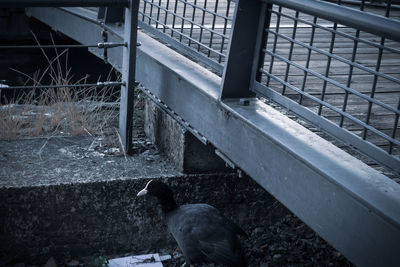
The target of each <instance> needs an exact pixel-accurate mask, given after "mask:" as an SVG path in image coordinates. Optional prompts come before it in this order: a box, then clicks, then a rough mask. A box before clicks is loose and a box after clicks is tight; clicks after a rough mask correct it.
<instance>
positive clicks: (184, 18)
mask: <svg viewBox="0 0 400 267" xmlns="http://www.w3.org/2000/svg"><path fill="white" fill-rule="evenodd" d="M234 8H235V3H234V2H233V1H231V0H214V1H207V0H166V1H165V0H158V1H157V0H141V2H140V9H139V26H140V27H142V28H144V29H145V30H147V31H150V32H151V33H152V34H154V35H156V37H158V38H160V39H161V40H163V41H165V42H167V43H169V44H170V45H172V46H173V47H174V48H175V49H177V50H179V51H180V52H183V53H184V54H186V55H188V56H190V57H191V58H194V59H195V60H197V61H199V62H202V63H205V64H206V65H207V66H208V67H211V68H212V69H213V70H215V71H216V72H217V73H219V74H222V69H223V63H224V62H225V57H226V51H227V47H228V40H229V35H230V28H231V24H232V16H233V12H234Z"/></svg>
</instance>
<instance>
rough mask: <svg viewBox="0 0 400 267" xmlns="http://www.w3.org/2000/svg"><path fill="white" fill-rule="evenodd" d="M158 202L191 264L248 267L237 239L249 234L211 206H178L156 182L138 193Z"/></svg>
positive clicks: (171, 196) (170, 192)
mask: <svg viewBox="0 0 400 267" xmlns="http://www.w3.org/2000/svg"><path fill="white" fill-rule="evenodd" d="M145 194H149V195H152V196H155V197H157V198H158V200H159V202H160V204H161V208H162V210H163V213H164V216H165V223H166V224H167V226H168V229H169V231H170V232H171V234H172V235H173V236H174V238H175V240H176V241H177V243H178V245H179V247H180V248H181V250H182V252H183V255H184V256H185V260H186V263H187V264H196V263H203V262H204V263H205V262H212V263H217V264H222V265H226V266H232V267H233V266H235V267H236V266H237V267H242V266H247V262H246V259H245V256H244V251H243V249H242V247H241V245H240V242H239V239H238V238H237V235H243V236H246V234H245V232H244V231H243V230H242V229H241V228H239V227H238V226H237V225H235V224H234V223H233V222H232V221H230V220H229V219H227V218H226V217H225V216H223V215H222V214H221V213H220V212H219V211H218V210H217V209H216V208H214V207H213V206H210V205H207V204H186V205H181V206H178V205H177V204H176V203H175V200H174V196H173V192H172V190H171V189H170V188H169V187H168V186H167V185H166V184H164V183H162V182H160V181H157V180H152V181H150V182H149V183H147V185H146V187H145V188H144V189H143V190H142V191H140V192H139V193H138V196H141V195H145Z"/></svg>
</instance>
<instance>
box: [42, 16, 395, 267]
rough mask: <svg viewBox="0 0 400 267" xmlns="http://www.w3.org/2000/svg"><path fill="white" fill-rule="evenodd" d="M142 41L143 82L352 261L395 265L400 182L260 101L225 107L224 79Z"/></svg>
mask: <svg viewBox="0 0 400 267" xmlns="http://www.w3.org/2000/svg"><path fill="white" fill-rule="evenodd" d="M64 15H65V17H64V19H66V21H70V20H74V19H75V18H73V15H72V14H71V13H66V14H64ZM68 16H71V17H69V18H68ZM48 24H50V25H52V24H51V21H50V22H49V23H48ZM84 25H86V24H84ZM86 26H87V27H89V29H90V28H91V27H92V28H91V29H92V30H94V29H96V27H97V25H95V24H93V25H92V26H90V24H89V25H86ZM89 29H88V30H89ZM81 30H82V29H81ZM90 36H91V37H93V38H95V37H96V35H90ZM80 38H81V39H85V40H86V42H88V43H94V40H90V42H89V41H87V39H88V37H85V38H83V37H82V36H80ZM77 40H78V41H80V40H79V39H77ZM138 40H139V41H140V42H141V43H142V45H141V46H140V47H138V49H137V58H136V61H137V62H136V64H137V65H138V66H140V68H138V69H137V70H136V79H137V80H138V81H140V82H141V83H142V84H143V85H144V86H145V87H147V88H149V89H150V90H151V91H152V92H153V93H154V94H155V95H156V96H157V97H158V98H160V99H161V100H162V101H163V102H164V103H166V104H167V105H168V106H169V107H170V108H171V109H173V110H174V111H175V112H176V113H177V114H179V115H180V116H181V117H182V118H183V119H184V120H186V121H188V122H189V123H190V125H191V126H193V127H194V128H195V129H197V130H198V131H199V132H200V133H201V134H202V135H204V136H205V137H206V138H207V139H208V141H209V142H211V143H212V144H213V145H214V146H215V147H216V148H217V149H219V150H220V151H222V152H223V153H224V155H226V156H227V158H229V160H231V161H232V162H234V163H235V164H236V165H237V166H239V167H240V168H241V169H242V170H243V171H244V172H246V173H247V174H249V175H250V176H251V177H252V178H253V179H254V180H256V181H257V182H258V183H259V184H260V185H261V186H263V187H264V188H265V189H266V190H267V191H268V192H270V193H271V194H272V195H274V196H275V197H276V198H277V199H278V200H279V201H281V202H282V203H283V204H284V205H285V206H286V207H288V208H289V209H290V210H291V211H292V212H294V213H295V214H296V215H297V216H299V217H300V219H302V220H303V221H304V222H305V223H307V224H308V225H309V226H310V227H311V228H313V229H314V230H315V231H316V232H317V233H318V234H320V235H321V236H322V237H323V238H324V239H325V240H327V241H328V242H329V243H330V244H332V245H333V246H334V247H335V248H336V249H338V250H339V251H341V252H342V253H343V254H344V255H345V256H346V257H347V258H348V259H350V260H351V261H352V262H354V263H355V264H357V265H360V266H398V263H399V262H400V254H399V253H398V251H400V243H399V242H398V240H400V185H399V184H397V183H395V182H393V181H392V180H390V179H388V178H387V177H386V176H384V175H382V174H380V173H378V172H377V171H375V170H374V169H372V168H371V167H369V166H367V165H365V164H364V163H362V162H361V161H359V160H357V159H356V158H354V157H352V156H350V155H349V154H347V153H346V152H344V151H342V150H341V149H339V148H337V147H335V146H334V145H332V144H331V143H329V142H327V141H325V140H323V139H322V138H320V137H319V136H317V135H315V134H313V133H312V132H310V131H309V130H307V129H306V128H304V127H302V126H300V125H299V124H297V123H296V122H294V121H292V120H290V119H289V118H287V117H285V116H284V115H282V114H280V113H279V112H277V111H276V110H274V109H273V108H271V107H269V106H267V105H265V104H264V103H261V102H260V101H258V100H256V99H254V100H252V101H251V102H250V105H247V106H245V105H241V104H240V102H239V101H236V100H235V101H224V102H221V101H220V100H219V93H220V92H219V90H220V84H221V78H219V77H218V76H216V75H214V74H212V73H210V72H209V71H206V70H205V69H203V68H201V67H200V66H199V65H197V64H196V63H194V62H192V61H190V60H188V59H187V58H185V57H183V56H181V55H179V54H177V53H176V52H174V51H172V50H171V49H169V48H167V47H166V46H164V45H162V44H161V43H159V42H157V41H155V40H154V39H152V38H150V37H149V36H147V35H145V34H143V33H140V32H139V34H138ZM115 49H120V48H115ZM113 56H115V55H113ZM121 56H122V54H119V58H115V59H113V60H115V61H117V60H122V58H121ZM110 57H111V55H110ZM110 60H111V58H110Z"/></svg>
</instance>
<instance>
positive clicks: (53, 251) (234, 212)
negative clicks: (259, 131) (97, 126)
mask: <svg viewBox="0 0 400 267" xmlns="http://www.w3.org/2000/svg"><path fill="white" fill-rule="evenodd" d="M96 140H98V139H96V138H79V137H71V138H51V139H49V140H47V139H40V138H39V139H30V140H20V141H13V142H5V141H0V225H1V228H0V256H3V255H7V257H8V258H11V259H13V258H16V259H19V260H25V261H26V262H31V263H34V262H36V263H43V262H45V261H47V260H48V258H49V256H53V257H55V258H56V260H57V262H60V261H61V262H62V259H65V258H75V257H82V256H91V255H94V254H95V253H99V252H100V251H101V252H102V253H104V254H105V255H111V254H122V253H127V252H129V253H135V254H139V253H143V252H149V251H150V252H154V251H157V249H161V248H166V247H170V248H174V247H176V243H175V242H174V241H173V240H172V238H171V236H170V235H169V234H168V232H167V230H166V228H165V226H164V224H163V222H162V221H161V214H160V209H159V206H158V203H157V201H156V200H155V199H152V198H150V197H148V198H137V197H136V194H137V192H138V191H139V190H140V189H142V188H143V187H144V185H145V184H146V183H147V181H148V180H149V179H163V180H165V181H167V183H168V184H170V185H171V186H172V188H173V190H174V191H175V192H176V195H177V196H176V197H177V200H178V202H179V203H196V202H205V203H209V204H212V205H214V206H216V207H217V208H219V209H220V210H221V211H222V212H223V213H224V214H225V215H226V216H228V217H230V218H232V219H233V220H234V221H236V222H237V223H238V224H239V225H241V226H242V227H243V228H244V229H245V230H247V231H249V230H251V229H253V228H254V227H256V226H257V225H260V223H262V225H265V226H268V225H270V224H272V223H273V222H274V221H277V220H279V219H281V218H282V215H283V214H287V210H286V209H285V208H284V207H283V206H281V205H278V208H276V200H275V199H274V198H273V197H272V196H271V195H269V194H268V193H267V192H265V190H264V189H262V188H261V187H260V186H258V185H257V184H256V183H255V182H254V181H252V180H251V179H250V178H249V177H243V178H238V177H237V176H235V175H232V174H226V173H225V174H203V175H184V174H181V173H180V172H178V171H176V170H175V169H174V168H171V166H170V165H169V163H168V161H167V160H165V159H164V158H163V157H161V156H160V155H159V153H158V152H157V150H155V149H154V148H153V147H152V146H151V145H149V146H148V147H147V148H146V150H144V151H142V152H141V153H139V154H135V155H132V156H128V157H127V159H126V160H125V158H124V156H122V155H114V154H109V153H107V151H108V149H106V148H104V147H101V146H100V145H98V146H97V145H96V144H95V142H96ZM44 142H47V143H46V145H45V146H44V147H43V144H44ZM143 142H144V143H147V142H145V141H143ZM42 147H43V149H42V155H41V157H39V156H38V151H39V150H40V149H41V148H42ZM89 148H90V149H89ZM93 148H94V149H93ZM92 149H93V150H92ZM271 207H272V208H271ZM260 218H262V219H260ZM1 260H2V259H1V258H0V265H1Z"/></svg>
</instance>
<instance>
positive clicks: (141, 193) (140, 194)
mask: <svg viewBox="0 0 400 267" xmlns="http://www.w3.org/2000/svg"><path fill="white" fill-rule="evenodd" d="M151 181H152V180H150V181H149V182H148V183H147V184H146V186H145V188H143V189H142V190H140V192H139V193H137V196H138V197H141V196H144V195H146V194H147V187H148V186H149V184H150V183H151Z"/></svg>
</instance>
